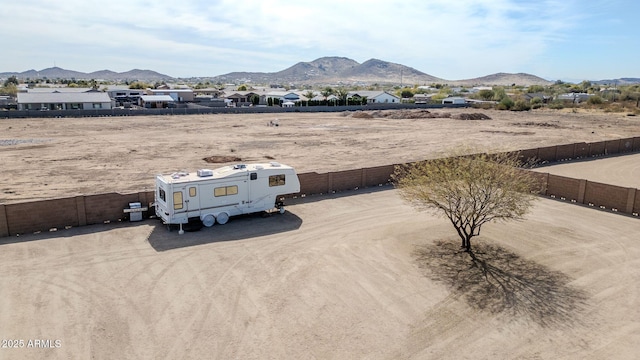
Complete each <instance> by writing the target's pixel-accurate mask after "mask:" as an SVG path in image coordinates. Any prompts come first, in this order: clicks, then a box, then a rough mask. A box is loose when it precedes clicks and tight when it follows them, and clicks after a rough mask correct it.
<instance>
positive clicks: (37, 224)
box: [0, 197, 80, 235]
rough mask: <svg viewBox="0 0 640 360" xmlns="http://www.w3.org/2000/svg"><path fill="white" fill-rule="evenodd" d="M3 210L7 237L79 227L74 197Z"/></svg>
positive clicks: (21, 204)
mask: <svg viewBox="0 0 640 360" xmlns="http://www.w3.org/2000/svg"><path fill="white" fill-rule="evenodd" d="M4 208H5V216H6V223H7V229H6V232H7V233H8V234H9V235H13V234H21V233H27V232H36V231H49V230H51V229H53V228H56V229H64V228H65V227H66V226H79V225H80V222H79V221H78V207H77V206H76V198H75V197H72V198H62V199H53V200H44V201H34V202H25V203H18V204H11V205H5V206H4ZM1 232H2V231H0V233H1Z"/></svg>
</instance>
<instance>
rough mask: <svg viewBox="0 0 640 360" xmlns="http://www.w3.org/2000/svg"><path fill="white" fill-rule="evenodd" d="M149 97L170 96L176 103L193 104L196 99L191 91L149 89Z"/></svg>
mask: <svg viewBox="0 0 640 360" xmlns="http://www.w3.org/2000/svg"><path fill="white" fill-rule="evenodd" d="M147 95H168V96H171V98H173V101H175V102H192V101H193V100H194V99H195V95H194V94H193V90H191V89H147Z"/></svg>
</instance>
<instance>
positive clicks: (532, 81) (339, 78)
mask: <svg viewBox="0 0 640 360" xmlns="http://www.w3.org/2000/svg"><path fill="white" fill-rule="evenodd" d="M10 76H16V77H18V78H20V79H26V78H31V79H36V78H44V77H46V78H49V79H56V78H60V79H78V80H80V79H83V80H91V79H95V80H111V81H125V80H128V81H134V80H140V81H146V82H155V81H168V82H171V81H174V80H176V79H175V78H173V77H171V76H169V75H164V74H161V73H158V72H155V71H152V70H140V69H133V70H130V71H127V72H122V73H117V72H113V71H111V70H100V71H94V72H92V73H83V72H78V71H73V70H65V69H61V68H59V67H52V68H48V69H43V70H39V71H37V70H28V71H24V72H21V73H16V72H4V73H0V78H5V79H6V78H8V77H10ZM191 79H192V80H197V81H201V80H203V79H208V80H210V81H212V82H220V83H223V84H226V83H234V84H240V83H253V84H279V85H288V84H295V85H298V86H299V85H312V86H322V85H334V84H346V85H351V84H357V85H372V84H380V85H390V84H392V85H408V86H412V85H416V84H418V85H430V84H433V83H440V84H450V85H464V86H473V85H486V86H491V85H503V86H509V85H512V84H516V85H522V86H529V85H550V84H553V82H552V81H549V80H545V79H543V78H541V77H538V76H535V75H531V74H526V73H517V74H511V73H497V74H491V75H486V76H483V77H478V78H473V79H464V80H445V79H442V78H439V77H436V76H433V75H429V74H427V73H424V72H421V71H419V70H416V69H414V68H412V67H409V66H405V65H402V64H396V63H392V62H388V61H384V60H379V59H369V60H367V61H365V62H364V63H362V64H360V63H358V62H357V61H355V60H352V59H349V58H346V57H338V56H327V57H322V58H319V59H316V60H313V61H310V62H299V63H297V64H295V65H293V66H291V67H288V68H286V69H284V70H281V71H278V72H270V73H268V72H232V73H228V74H224V75H217V76H202V77H198V78H191ZM187 80H188V79H187ZM592 83H594V84H607V85H613V84H617V85H629V84H640V78H620V79H614V80H597V81H592Z"/></svg>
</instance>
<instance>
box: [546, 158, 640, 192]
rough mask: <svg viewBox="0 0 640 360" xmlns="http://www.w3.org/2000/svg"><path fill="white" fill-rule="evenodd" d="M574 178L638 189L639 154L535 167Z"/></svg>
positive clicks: (639, 174)
mask: <svg viewBox="0 0 640 360" xmlns="http://www.w3.org/2000/svg"><path fill="white" fill-rule="evenodd" d="M535 170H536V171H540V172H546V173H550V174H554V175H560V176H567V177H571V178H574V179H586V180H588V181H594V182H599V183H604V184H611V185H617V186H624V187H631V188H636V189H640V154H631V155H622V156H614V157H609V158H595V159H588V160H585V161H572V162H567V163H561V164H554V165H551V166H543V167H539V168H536V169H535Z"/></svg>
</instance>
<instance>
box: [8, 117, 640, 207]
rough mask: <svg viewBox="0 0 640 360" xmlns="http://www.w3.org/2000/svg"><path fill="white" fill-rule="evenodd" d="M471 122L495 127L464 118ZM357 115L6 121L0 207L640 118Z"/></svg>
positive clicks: (600, 136) (576, 130) (632, 128)
mask: <svg viewBox="0 0 640 360" xmlns="http://www.w3.org/2000/svg"><path fill="white" fill-rule="evenodd" d="M434 113H437V114H436V115H437V116H435V117H434ZM469 113H482V114H484V115H487V116H488V117H490V118H491V120H460V119H458V118H461V117H463V118H464V116H462V115H463V114H469ZM353 115H354V113H321V114H317V113H316V114H306V113H286V114H275V115H274V114H258V115H241V114H231V115H194V116H149V117H118V118H115V117H107V118H70V119H67V118H61V119H0V164H2V172H1V173H0V203H9V202H16V201H29V200H38V199H49V198H56V197H67V196H75V195H82V194H84V195H87V194H96V193H105V192H122V193H126V192H137V191H143V190H151V189H152V188H153V178H154V175H155V174H157V173H170V172H174V171H177V170H187V171H195V170H196V169H199V168H207V167H208V168H212V167H213V168H215V167H218V166H219V165H221V164H211V163H207V162H206V161H205V160H203V159H205V158H208V157H212V156H231V157H237V158H239V159H240V160H239V161H242V162H262V161H270V160H276V161H280V162H282V163H285V164H288V165H292V166H294V167H295V168H296V169H297V170H298V171H299V172H308V171H316V172H327V171H336V170H348V169H356V168H360V167H370V166H379V165H387V164H394V163H402V162H407V161H413V160H420V159H425V158H431V157H437V156H439V155H440V151H442V149H443V148H447V147H452V146H456V145H460V144H475V145H479V146H491V147H493V148H496V149H498V150H516V149H525V148H534V147H539V146H547V145H556V144H566V143H571V142H577V141H587V142H590V141H601V140H607V139H617V138H621V137H631V136H639V135H640V118H638V117H631V116H626V114H624V113H622V114H620V113H599V114H596V113H584V112H581V113H572V112H571V111H554V110H551V111H548V110H547V111H542V110H541V111H532V112H510V111H488V110H476V109H450V110H439V109H436V110H433V111H432V112H431V113H429V114H426V113H422V114H416V113H415V112H413V113H407V112H405V113H398V112H393V113H389V112H375V113H373V112H372V113H368V114H367V116H362V114H359V115H358V116H353ZM371 116H374V117H373V118H368V117H371ZM270 123H273V124H277V125H278V126H268V125H269V124H270Z"/></svg>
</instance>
